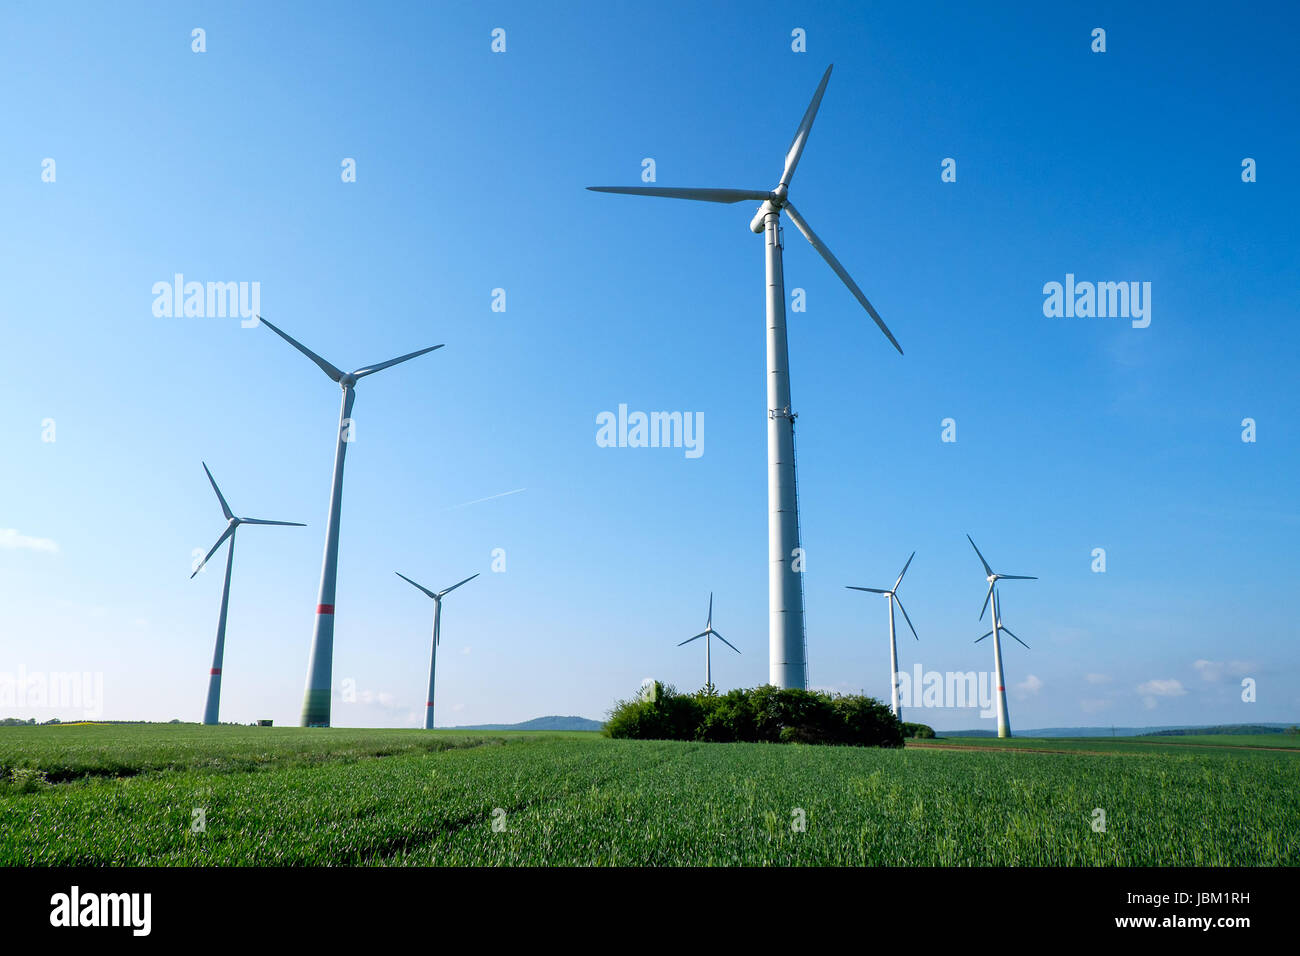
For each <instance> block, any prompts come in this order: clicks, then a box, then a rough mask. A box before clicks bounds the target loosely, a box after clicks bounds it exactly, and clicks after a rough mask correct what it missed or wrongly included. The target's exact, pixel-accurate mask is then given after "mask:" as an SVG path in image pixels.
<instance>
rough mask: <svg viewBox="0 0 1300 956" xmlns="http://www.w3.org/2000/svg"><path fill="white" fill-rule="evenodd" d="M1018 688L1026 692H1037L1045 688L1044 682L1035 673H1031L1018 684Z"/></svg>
mask: <svg viewBox="0 0 1300 956" xmlns="http://www.w3.org/2000/svg"><path fill="white" fill-rule="evenodd" d="M1016 688H1017V689H1018V690H1021V691H1023V692H1024V693H1026V694H1037V693H1038V692H1039V691H1040V690H1042V689H1043V682H1042V681H1041V680H1039V679H1038V678H1037V677H1035V676H1034V675H1033V674H1030V675H1029V676H1028V677H1026V678H1025V679H1024V680H1022V681H1021V682H1020V683H1019V684H1017V685H1016Z"/></svg>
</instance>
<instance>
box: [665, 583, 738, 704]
mask: <svg viewBox="0 0 1300 956" xmlns="http://www.w3.org/2000/svg"><path fill="white" fill-rule="evenodd" d="M701 637H702V638H704V687H705V689H709V688H712V687H713V662H712V660H711V654H712V651H711V649H710V647H709V641H710V640H711V639H712V638H715V637H716V638H717V639H718V640H720V641H721V642H722V643H723V644H726V645H727V646H728V647H730V648H731V649H732V650H733V651H735V652H736V653H737V654H739V653H740V649H739V648H737V647H736V645H735V644H732V643H731V641H729V640H727V639H726V638H725V637H723V636H722V635H721V634H719V633H718V632H717V631H715V630H714V629H713V592H712V591H710V592H709V619H708V621H706V622H705V624H704V630H702V631H700V633H698V634H696V635H695V636H694V637H688V638H687V639H686V640H684V641H682V642H681V643H680V644H678V645H677V646H678V647H685V646H686V645H687V644H689V643H690V642H691V641H698V640H699V639H700V638H701Z"/></svg>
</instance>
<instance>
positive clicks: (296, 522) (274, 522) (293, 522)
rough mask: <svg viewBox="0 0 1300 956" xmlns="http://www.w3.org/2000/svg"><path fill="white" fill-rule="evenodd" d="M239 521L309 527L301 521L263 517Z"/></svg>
mask: <svg viewBox="0 0 1300 956" xmlns="http://www.w3.org/2000/svg"><path fill="white" fill-rule="evenodd" d="M239 523H240V524H278V525H284V526H286V527H289V528H305V527H307V526H306V525H305V524H303V523H302V522H301V521H266V520H264V519H262V518H240V519H239Z"/></svg>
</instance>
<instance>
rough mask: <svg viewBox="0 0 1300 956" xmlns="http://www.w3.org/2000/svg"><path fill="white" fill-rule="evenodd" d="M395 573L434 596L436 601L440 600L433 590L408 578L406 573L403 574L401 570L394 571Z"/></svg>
mask: <svg viewBox="0 0 1300 956" xmlns="http://www.w3.org/2000/svg"><path fill="white" fill-rule="evenodd" d="M393 573H394V574H396V575H397V576H398V577H399V578H401V579H402V580H403V581H405V582H406V583H407V584H409V585H411V586H412V587H417V588H419V589H420V590H421V591H423V592H424V593H425V594H427V595H429V597H431V598H433V599H434V600H435V601H436V600H438V595H436V594H434V593H433V592H432V591H430V590H429V589H428V588H426V587H425V586H424V585H423V584H416V583H415V582H414V581H412V580H411V579H410V578H408V577H407V576H406V575H405V574H403V573H402V572H401V571H394V572H393Z"/></svg>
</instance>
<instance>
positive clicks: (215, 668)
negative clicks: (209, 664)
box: [212, 667, 221, 676]
mask: <svg viewBox="0 0 1300 956" xmlns="http://www.w3.org/2000/svg"><path fill="white" fill-rule="evenodd" d="M212 673H214V674H216V675H217V676H221V668H220V667H214V668H212Z"/></svg>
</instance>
